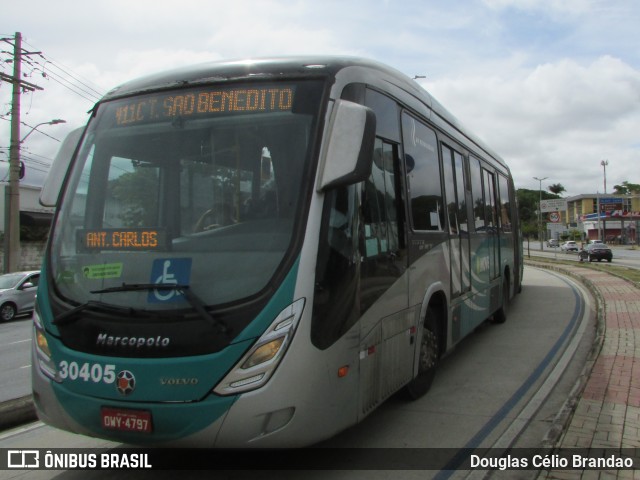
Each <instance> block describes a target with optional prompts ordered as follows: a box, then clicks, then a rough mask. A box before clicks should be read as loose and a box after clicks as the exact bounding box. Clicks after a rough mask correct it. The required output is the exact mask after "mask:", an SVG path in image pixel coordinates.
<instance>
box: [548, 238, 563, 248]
mask: <svg viewBox="0 0 640 480" xmlns="http://www.w3.org/2000/svg"><path fill="white" fill-rule="evenodd" d="M559 246H560V242H558V240H557V239H556V238H550V239H549V240H547V247H553V248H555V247H559Z"/></svg>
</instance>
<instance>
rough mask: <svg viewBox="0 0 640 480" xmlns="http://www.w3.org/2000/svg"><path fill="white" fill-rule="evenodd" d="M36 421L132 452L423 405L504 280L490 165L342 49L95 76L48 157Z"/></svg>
mask: <svg viewBox="0 0 640 480" xmlns="http://www.w3.org/2000/svg"><path fill="white" fill-rule="evenodd" d="M41 200H42V202H43V203H45V204H49V205H52V204H55V205H56V206H57V209H56V216H55V219H54V223H53V227H52V231H51V236H50V242H49V245H48V248H47V252H46V258H45V261H44V264H43V268H42V277H41V281H40V285H39V291H38V297H37V307H36V313H35V315H34V328H35V335H34V342H33V394H34V401H35V405H36V408H37V412H38V415H39V417H40V418H41V419H42V420H43V421H45V422H46V423H49V424H51V425H54V426H56V427H58V428H61V429H64V430H69V431H72V432H77V433H81V434H85V435H90V436H95V437H102V438H108V439H112V440H116V441H122V442H126V443H130V444H140V445H145V444H147V445H163V444H171V445H197V446H203V447H233V448H236V447H291V446H303V445H309V444H312V443H314V442H317V441H320V440H322V439H326V438H328V437H331V436H332V435H334V434H336V433H337V432H339V431H341V430H343V429H345V428H347V427H349V426H351V425H353V424H355V423H357V422H359V421H361V420H362V419H364V418H365V417H366V416H367V415H368V414H369V413H370V412H372V411H373V410H374V409H375V408H376V407H377V406H378V405H380V404H381V403H382V402H384V401H385V399H387V398H388V397H389V396H391V395H393V394H394V393H396V392H399V391H403V392H404V393H405V394H406V395H407V396H408V397H410V398H413V399H415V398H418V397H420V396H421V395H423V394H424V393H425V392H426V391H427V390H428V389H429V387H430V385H431V383H432V380H433V377H434V372H435V369H436V366H437V364H438V361H439V359H441V357H442V356H443V355H444V354H446V353H447V352H448V351H449V350H450V349H451V348H452V347H454V346H455V345H456V344H457V343H458V342H460V340H461V339H463V338H464V337H465V336H466V335H468V334H469V333H471V332H472V331H473V330H474V328H476V327H477V326H478V325H480V324H481V323H483V322H485V321H486V320H488V319H493V320H495V321H497V322H503V321H504V320H505V319H506V317H507V313H508V306H509V303H510V301H511V299H512V297H513V296H514V295H515V294H516V293H517V292H518V291H519V289H520V283H521V278H522V251H521V242H520V240H519V234H518V232H519V228H518V215H517V209H516V197H515V192H514V187H513V181H512V178H511V175H510V173H509V169H508V167H507V165H506V164H505V163H504V162H503V161H502V160H501V159H500V158H499V157H498V156H497V155H496V154H495V153H492V151H491V150H490V149H489V148H488V147H487V146H485V145H484V144H483V143H482V142H481V141H479V140H477V139H475V138H474V137H473V136H471V135H470V134H469V133H468V132H467V131H466V130H465V129H464V128H463V127H462V126H461V125H460V124H459V123H458V122H457V121H456V120H455V119H454V118H453V116H452V115H451V114H449V113H448V112H447V111H446V110H445V109H444V108H443V107H442V106H441V105H440V104H438V103H437V102H436V101H435V100H434V99H433V98H432V97H431V96H430V95H429V94H428V93H427V92H426V91H424V90H423V89H422V88H421V87H420V86H418V85H417V84H416V83H415V82H414V81H413V80H411V79H409V78H408V77H406V76H404V75H402V74H400V73H398V72H397V71H395V70H393V69H391V68H389V67H387V66H384V65H381V64H379V63H375V62H372V61H366V60H361V59H354V58H342V57H337V58H336V57H331V58H286V59H273V60H256V61H241V62H226V63H215V64H206V65H199V66H195V67H192V68H185V69H180V70H174V71H170V72H166V73H161V74H156V75H153V76H149V77H146V78H143V79H140V80H136V81H133V82H130V83H127V84H125V85H122V86H121V87H119V88H116V89H114V90H113V91H111V92H110V93H109V94H107V95H106V96H105V98H103V99H102V100H101V101H100V102H99V103H98V104H97V105H96V106H95V108H94V109H93V110H92V114H91V118H90V121H89V123H88V125H87V127H86V128H84V129H82V130H81V131H76V132H73V133H72V134H71V135H70V136H69V137H68V139H67V141H66V142H65V143H64V145H63V147H62V148H61V150H60V152H59V153H58V156H57V157H56V160H55V163H54V166H53V168H52V174H51V175H50V176H49V178H48V180H47V184H46V185H45V188H44V189H43V194H42V197H41Z"/></svg>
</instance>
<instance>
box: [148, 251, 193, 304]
mask: <svg viewBox="0 0 640 480" xmlns="http://www.w3.org/2000/svg"><path fill="white" fill-rule="evenodd" d="M190 280H191V259H190V258H157V259H156V260H154V261H153V265H152V266H151V281H150V283H153V284H157V285H167V286H170V285H189V282H190ZM182 299H183V295H182V292H180V290H173V289H170V288H164V289H163V288H158V289H155V290H150V291H149V297H148V299H147V300H148V301H149V302H150V303H162V302H178V301H181V300H182Z"/></svg>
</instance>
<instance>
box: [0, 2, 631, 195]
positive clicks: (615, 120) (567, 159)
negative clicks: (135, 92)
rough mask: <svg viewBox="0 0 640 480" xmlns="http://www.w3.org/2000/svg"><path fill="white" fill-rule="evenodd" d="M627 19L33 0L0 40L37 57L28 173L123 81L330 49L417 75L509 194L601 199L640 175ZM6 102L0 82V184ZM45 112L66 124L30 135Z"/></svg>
mask: <svg viewBox="0 0 640 480" xmlns="http://www.w3.org/2000/svg"><path fill="white" fill-rule="evenodd" d="M638 25H640V1H638V0H406V1H400V0H397V1H393V0H323V1H322V2H320V1H317V0H297V1H286V0H264V1H259V0H233V1H232V2H231V1H229V0H224V1H220V0H209V1H205V0H181V1H180V2H174V1H166V0H108V1H105V0H92V1H91V2H81V1H72V0H58V1H55V2H52V1H50V0H31V1H30V2H28V4H24V3H19V2H4V5H3V6H2V15H1V16H0V38H10V37H13V36H14V34H15V33H16V32H20V33H21V34H22V36H23V48H24V49H25V50H27V51H30V52H41V53H40V54H36V53H34V54H32V55H30V56H29V57H28V58H29V59H30V60H31V61H30V62H29V63H27V62H25V63H24V64H23V74H24V75H26V76H25V77H24V80H26V81H28V82H31V83H34V84H36V85H38V86H40V87H42V88H43V90H41V91H36V92H32V93H26V94H24V95H22V102H21V103H22V109H21V120H22V122H23V123H24V124H23V125H22V127H21V129H22V130H21V138H24V137H25V135H26V134H27V133H28V134H29V136H28V137H27V138H26V139H25V141H24V142H23V143H22V149H23V155H24V157H25V161H26V165H27V175H26V177H25V179H24V180H23V181H24V182H25V183H36V184H37V183H38V182H39V181H41V178H42V175H43V173H44V172H45V171H46V170H47V168H48V165H49V164H50V162H51V159H52V158H53V157H54V156H55V154H56V151H57V149H58V146H59V145H60V143H59V142H60V140H62V139H64V137H65V135H66V133H67V132H69V131H70V130H71V129H73V128H76V127H78V126H81V125H83V124H84V123H86V121H87V120H88V115H87V111H88V110H89V109H91V107H92V106H93V104H94V103H95V102H96V101H97V99H98V98H99V97H100V96H101V95H102V94H104V93H106V92H107V91H109V90H110V89H111V88H113V87H115V86H117V85H119V84H121V83H123V82H126V81H128V80H131V79H134V78H137V77H140V76H143V75H146V74H149V73H153V72H157V71H161V70H165V69H170V68H173V67H177V66H182V65H187V64H194V63H202V62H208V61H216V60H223V59H238V58H241V59H246V58H255V57H268V56H280V55H304V54H322V55H324V54H336V55H350V56H358V57H366V58H370V59H374V60H377V61H380V62H383V63H386V64H388V65H390V66H392V67H394V68H396V69H398V70H400V71H401V72H403V73H405V74H407V75H408V76H410V77H415V76H420V77H424V78H418V79H417V80H416V81H417V82H418V83H419V84H420V85H422V86H423V87H424V88H425V89H426V90H428V91H429V92H430V93H431V94H432V95H433V96H434V97H435V98H436V99H438V101H439V102H440V103H442V104H443V105H444V106H445V107H446V108H447V109H448V110H449V111H450V112H452V113H453V114H454V115H455V116H456V117H457V118H458V119H459V120H460V121H461V122H462V123H463V124H465V125H466V126H467V127H468V128H469V129H470V130H471V131H472V132H474V133H475V134H476V136H478V137H480V138H481V139H483V140H484V141H485V142H486V143H487V144H488V145H489V146H490V147H491V148H492V149H493V150H494V151H496V152H498V153H499V154H500V155H501V156H502V157H503V158H504V159H505V160H506V161H507V163H508V164H509V166H510V168H511V171H512V174H513V176H514V181H515V185H516V188H528V189H532V190H538V189H539V188H540V187H542V189H543V190H546V189H547V188H548V186H549V185H555V184H561V185H562V186H563V187H564V188H565V192H564V193H563V196H573V195H580V194H593V193H603V192H604V191H605V176H606V191H607V192H608V193H611V192H612V191H613V187H614V185H616V184H621V183H622V182H624V181H627V182H630V183H640V168H638V165H639V162H640V48H639V47H638V46H639V45H640V28H638ZM0 43H1V44H0V51H2V53H0V73H2V74H4V75H12V73H13V65H12V64H11V63H9V62H7V60H9V59H11V58H12V56H11V55H10V53H9V52H12V48H13V47H12V46H11V44H10V43H8V42H6V41H2V42H0ZM10 110H11V87H10V85H9V83H7V82H0V180H3V179H5V177H6V166H7V162H8V159H9V153H8V147H9V127H10V114H9V112H10ZM53 119H64V120H65V121H66V123H64V124H59V125H43V126H40V127H38V130H36V131H32V127H34V126H36V125H37V124H39V123H41V122H48V121H50V120H53ZM29 132H31V133H29ZM41 132H42V133H41ZM603 161H607V162H608V165H606V167H603V166H602V162H603ZM534 177H537V178H539V179H542V178H545V180H542V181H539V180H536V179H535V178H534Z"/></svg>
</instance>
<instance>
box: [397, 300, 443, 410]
mask: <svg viewBox="0 0 640 480" xmlns="http://www.w3.org/2000/svg"><path fill="white" fill-rule="evenodd" d="M439 359H440V330H439V329H438V315H437V311H436V310H435V309H434V308H433V307H431V306H429V307H428V308H427V314H426V318H425V320H424V328H423V329H422V338H421V339H420V359H419V360H418V375H417V376H416V377H415V378H414V379H413V380H411V382H409V383H408V384H407V385H406V386H405V387H404V395H405V397H407V398H408V399H409V400H417V399H419V398H420V397H422V396H424V395H425V394H426V393H427V392H428V391H429V389H430V388H431V384H432V383H433V379H434V378H435V376H436V368H437V366H438V360H439Z"/></svg>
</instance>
